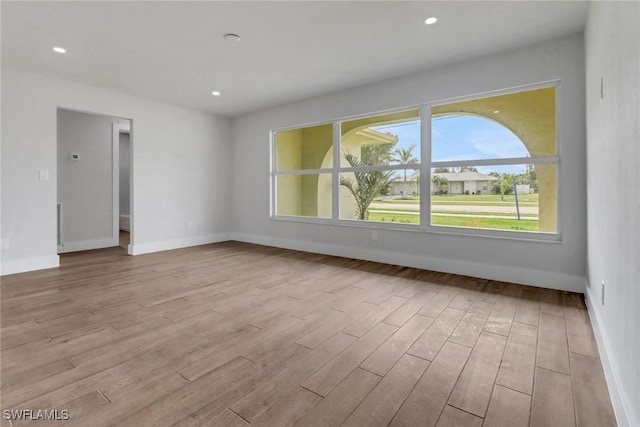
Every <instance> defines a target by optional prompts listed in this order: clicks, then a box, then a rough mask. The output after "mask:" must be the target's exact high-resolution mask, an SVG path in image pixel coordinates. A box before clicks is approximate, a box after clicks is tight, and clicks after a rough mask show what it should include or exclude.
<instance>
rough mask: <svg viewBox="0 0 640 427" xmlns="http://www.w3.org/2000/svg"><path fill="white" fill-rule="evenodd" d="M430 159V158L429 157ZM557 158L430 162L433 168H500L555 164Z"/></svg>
mask: <svg viewBox="0 0 640 427" xmlns="http://www.w3.org/2000/svg"><path fill="white" fill-rule="evenodd" d="M429 159H431V157H429ZM557 162H558V156H546V157H508V158H502V159H476V160H449V161H446V162H432V163H431V167H433V168H452V167H453V168H456V167H461V166H502V165H535V164H542V163H557Z"/></svg>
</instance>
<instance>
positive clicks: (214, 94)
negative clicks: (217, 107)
mask: <svg viewBox="0 0 640 427" xmlns="http://www.w3.org/2000/svg"><path fill="white" fill-rule="evenodd" d="M211 95H213V96H220V92H218V91H217V90H214V91H213V92H211Z"/></svg>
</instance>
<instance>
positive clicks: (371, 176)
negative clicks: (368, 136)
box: [340, 152, 393, 220]
mask: <svg viewBox="0 0 640 427" xmlns="http://www.w3.org/2000/svg"><path fill="white" fill-rule="evenodd" d="M344 158H345V160H346V161H347V163H349V165H350V166H351V167H352V168H356V167H359V166H364V165H363V163H362V162H361V161H360V159H358V157H356V156H354V155H353V154H351V153H348V152H347V153H345V154H344ZM392 174H393V171H385V172H382V171H368V172H357V171H356V172H353V175H354V177H353V178H352V177H350V176H341V177H340V185H341V186H343V187H345V188H346V189H347V190H349V192H350V193H351V195H352V196H353V198H354V199H355V201H356V218H357V219H362V220H364V219H368V213H367V209H369V205H370V204H371V202H373V199H375V198H376V197H378V196H380V195H381V193H382V191H384V189H385V188H388V186H389V184H390V183H391V176H392ZM354 178H355V179H354Z"/></svg>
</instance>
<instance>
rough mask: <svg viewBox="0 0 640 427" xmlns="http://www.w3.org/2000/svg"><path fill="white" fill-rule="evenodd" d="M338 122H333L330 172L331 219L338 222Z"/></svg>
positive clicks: (339, 149)
mask: <svg viewBox="0 0 640 427" xmlns="http://www.w3.org/2000/svg"><path fill="white" fill-rule="evenodd" d="M341 149H342V148H341V147H340V122H338V121H334V122H333V169H332V170H331V219H332V220H333V221H334V222H338V221H339V220H340V153H341Z"/></svg>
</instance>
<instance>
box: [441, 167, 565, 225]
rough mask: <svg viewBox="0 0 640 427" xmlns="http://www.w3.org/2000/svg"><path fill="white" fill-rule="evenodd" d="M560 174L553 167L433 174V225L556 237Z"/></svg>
mask: <svg viewBox="0 0 640 427" xmlns="http://www.w3.org/2000/svg"><path fill="white" fill-rule="evenodd" d="M556 174H557V166H556V164H553V163H548V164H537V165H506V166H478V167H467V168H436V169H433V170H432V171H431V185H430V187H431V225H435V226H450V227H466V228H483V229H496V230H512V231H532V232H544V233H555V232H557V218H556V211H557V210H556V200H557V198H556ZM518 213H519V215H520V217H519V218H518Z"/></svg>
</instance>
